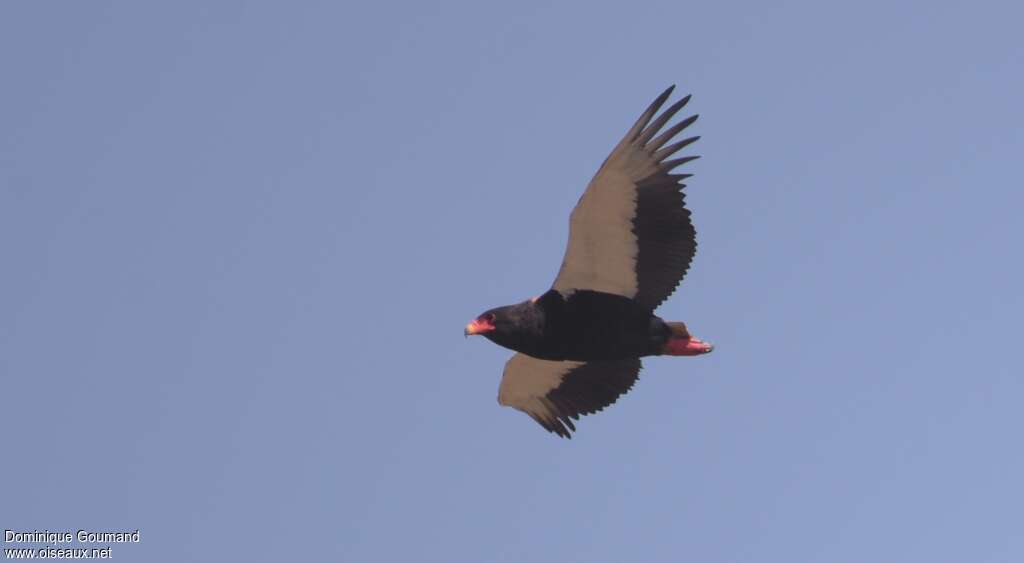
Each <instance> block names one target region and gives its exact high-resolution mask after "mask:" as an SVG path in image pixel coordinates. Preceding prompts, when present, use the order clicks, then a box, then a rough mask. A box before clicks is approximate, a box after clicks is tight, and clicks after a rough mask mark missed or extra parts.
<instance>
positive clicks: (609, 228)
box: [552, 92, 674, 299]
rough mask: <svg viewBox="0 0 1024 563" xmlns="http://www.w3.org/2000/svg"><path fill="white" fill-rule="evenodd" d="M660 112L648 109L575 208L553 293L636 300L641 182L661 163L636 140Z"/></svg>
mask: <svg viewBox="0 0 1024 563" xmlns="http://www.w3.org/2000/svg"><path fill="white" fill-rule="evenodd" d="M667 95H668V92H666V93H665V94H663V97H667ZM656 103H657V102H656ZM656 109H657V107H656V106H652V107H651V108H648V110H647V112H645V114H644V115H643V116H641V118H640V120H639V121H638V122H637V123H636V125H634V126H633V128H632V129H631V130H630V131H629V132H628V133H627V134H626V137H625V138H624V139H622V141H620V142H619V144H618V145H617V146H616V147H615V149H613V150H612V153H611V154H610V155H608V159H607V160H606V161H605V162H604V164H603V165H601V168H600V170H598V171H597V174H596V175H595V176H594V178H593V179H592V180H591V181H590V184H589V185H588V186H587V189H586V191H584V192H583V196H582V197H580V200H579V202H578V203H577V204H576V208H575V209H573V211H572V215H571V216H570V217H569V243H568V244H567V245H566V250H565V258H564V259H563V260H562V267H561V269H560V270H559V271H558V277H557V278H555V283H554V285H553V286H552V287H554V289H557V290H558V291H561V292H563V293H566V292H568V291H570V290H573V289H591V290H594V291H603V292H605V293H613V294H615V295H622V296H623V297H629V298H630V299H632V298H633V297H636V294H637V291H638V287H639V283H638V280H637V268H636V260H637V255H638V253H639V241H638V240H637V235H636V233H635V232H634V229H633V225H634V223H633V220H634V219H635V218H636V212H637V197H638V195H639V194H638V191H637V190H638V186H637V183H638V182H639V181H641V180H643V179H645V178H648V177H650V176H652V175H653V174H655V173H657V172H658V170H659V163H658V160H657V159H656V158H655V157H654V155H653V154H652V153H651V152H649V151H647V150H645V147H644V145H643V142H644V141H646V138H640V137H638V135H639V134H640V131H641V129H642V128H643V127H644V126H645V125H646V124H647V122H648V121H649V120H650V118H651V116H652V115H653V113H654V111H655V110H656ZM673 112H674V110H673Z"/></svg>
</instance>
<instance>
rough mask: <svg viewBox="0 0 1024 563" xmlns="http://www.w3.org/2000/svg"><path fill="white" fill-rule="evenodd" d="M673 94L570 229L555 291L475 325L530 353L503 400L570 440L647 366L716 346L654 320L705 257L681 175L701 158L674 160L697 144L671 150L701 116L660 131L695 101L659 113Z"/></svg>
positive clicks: (622, 150) (628, 139)
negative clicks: (645, 361) (579, 423)
mask: <svg viewBox="0 0 1024 563" xmlns="http://www.w3.org/2000/svg"><path fill="white" fill-rule="evenodd" d="M671 92H672V88H669V89H668V90H666V91H665V92H664V93H662V94H661V96H659V97H658V98H657V99H656V100H655V101H654V103H652V104H651V105H650V107H648V108H647V110H646V111H645V112H644V113H643V115H641V116H640V119H639V120H637V122H636V124H635V125H633V127H632V128H631V129H630V130H629V132H627V133H626V136H625V138H623V139H622V141H621V142H619V144H618V145H617V146H616V147H615V149H614V150H612V153H611V154H610V155H609V156H608V158H607V159H606V160H605V162H604V164H602V165H601V168H600V170H598V172H597V174H596V175H595V176H594V179H593V180H591V182H590V185H589V186H588V187H587V189H586V191H585V192H584V193H583V196H581V197H580V200H579V203H577V204H576V208H575V209H574V210H573V212H572V215H571V217H570V221H569V242H568V244H567V246H566V252H565V258H564V260H563V261H562V267H561V268H560V270H559V272H558V276H557V277H556V278H555V282H554V284H553V285H552V288H551V290H549V291H548V292H546V293H545V294H543V295H541V296H540V297H537V298H534V299H530V300H527V301H524V302H522V303H518V304H515V305H507V306H504V307H497V308H494V309H490V310H488V311H486V312H484V313H483V314H481V315H479V316H478V317H477V318H476V319H475V320H473V322H471V323H470V324H469V325H468V326H467V327H466V334H467V335H469V334H481V335H483V336H485V337H487V338H488V339H490V340H491V341H493V342H495V343H497V344H500V345H502V346H504V347H506V348H510V349H512V350H515V351H517V352H519V353H518V354H516V355H514V356H513V357H512V359H510V360H509V362H508V364H506V366H505V374H504V376H503V378H502V382H501V388H500V389H499V393H498V402H499V403H501V404H503V405H508V406H512V407H515V408H517V409H519V410H521V411H523V412H525V413H527V414H528V415H530V416H531V417H532V418H533V419H534V420H536V421H537V422H538V423H539V424H540V425H541V426H543V427H544V428H546V429H548V430H550V431H551V432H554V433H556V434H558V435H560V436H564V437H570V436H571V435H570V430H575V426H574V425H573V423H572V420H573V419H577V418H578V417H579V415H581V414H588V413H592V412H596V411H598V410H601V409H602V408H604V407H605V406H607V405H610V404H611V403H613V402H615V400H616V399H617V398H618V397H619V396H620V395H621V394H623V393H625V392H626V391H628V390H629V389H630V388H631V387H632V385H633V383H634V382H635V381H636V379H637V375H638V374H639V372H640V360H639V358H641V357H644V356H655V355H672V356H694V355H699V354H706V353H708V352H710V351H711V350H712V349H713V347H712V346H711V345H710V344H707V343H705V342H702V341H701V340H699V339H697V338H694V337H693V336H691V335H690V333H689V331H687V329H686V326H685V325H684V324H683V323H680V322H666V321H663V320H662V319H661V318H659V317H658V316H657V315H655V314H654V310H655V309H656V308H657V307H658V306H659V305H660V304H661V303H662V302H663V301H664V300H665V299H666V298H668V296H669V295H671V294H672V292H673V291H674V290H675V288H676V286H677V285H678V284H679V282H680V281H681V280H682V278H683V276H684V275H685V274H686V271H687V269H688V268H689V266H690V262H691V260H692V259H693V256H694V254H695V253H696V249H697V242H696V232H695V230H694V228H693V224H692V223H691V222H690V212H689V211H688V210H687V209H686V207H685V206H684V204H683V194H682V188H683V187H684V185H683V184H682V183H681V181H682V180H684V179H685V178H687V177H689V174H673V173H672V170H673V169H674V168H676V167H678V166H679V165H681V164H684V163H686V162H689V161H691V160H693V159H695V158H697V157H696V156H690V157H682V158H676V159H672V160H669V159H668V157H669V156H671V155H672V154H674V153H676V152H678V151H679V150H680V149H682V148H683V147H686V146H687V145H689V144H690V143H692V142H694V141H696V140H697V137H691V138H688V139H683V140H681V141H677V142H675V143H672V144H668V142H669V141H671V140H672V138H673V137H674V136H675V135H677V134H678V133H679V132H680V131H682V130H683V129H685V128H686V127H688V126H689V125H690V124H692V123H693V122H694V121H695V120H696V118H697V116H692V117H689V118H687V119H684V120H682V121H680V122H679V123H676V124H675V125H673V126H671V127H669V128H667V129H666V130H665V131H663V132H662V131H661V129H662V128H663V127H664V126H665V125H666V124H667V123H668V121H669V120H670V119H671V118H672V116H673V115H675V113H676V112H678V111H679V109H681V108H682V107H683V106H684V105H686V102H687V101H688V100H689V96H687V97H685V98H683V99H682V100H680V101H678V102H676V103H675V104H673V105H672V106H671V107H669V108H668V109H666V110H665V111H664V112H662V114H661V115H660V116H658V117H657V118H655V117H654V116H655V114H656V113H657V112H658V110H659V109H660V108H661V106H662V104H664V103H665V101H666V100H667V99H668V97H669V95H670V94H671Z"/></svg>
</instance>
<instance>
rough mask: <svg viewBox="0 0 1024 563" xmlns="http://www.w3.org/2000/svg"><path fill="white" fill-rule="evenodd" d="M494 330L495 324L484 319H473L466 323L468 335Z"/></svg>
mask: <svg viewBox="0 0 1024 563" xmlns="http://www.w3.org/2000/svg"><path fill="white" fill-rule="evenodd" d="M492 330H494V324H493V323H490V322H488V321H485V320H482V319H473V322H471V323H469V324H468V325H466V332H465V335H466V336H470V335H474V334H484V333H486V332H491V331H492Z"/></svg>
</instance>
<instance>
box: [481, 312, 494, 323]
mask: <svg viewBox="0 0 1024 563" xmlns="http://www.w3.org/2000/svg"><path fill="white" fill-rule="evenodd" d="M480 318H481V319H483V320H484V321H486V322H489V323H491V324H494V313H487V314H485V315H483V316H482V317H480Z"/></svg>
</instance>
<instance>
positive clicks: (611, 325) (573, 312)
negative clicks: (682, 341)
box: [484, 289, 672, 361]
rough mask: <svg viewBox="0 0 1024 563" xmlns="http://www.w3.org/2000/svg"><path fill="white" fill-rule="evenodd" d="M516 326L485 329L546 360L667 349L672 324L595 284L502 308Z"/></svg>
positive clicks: (496, 339)
mask: <svg viewBox="0 0 1024 563" xmlns="http://www.w3.org/2000/svg"><path fill="white" fill-rule="evenodd" d="M500 314H501V315H502V316H503V317H504V318H506V319H509V320H512V321H513V322H514V323H515V324H516V326H517V328H518V330H516V331H506V332H499V331H491V332H487V333H484V335H485V336H487V337H488V338H490V339H491V340H492V341H494V342H495V343H497V344H500V345H502V346H504V347H506V348H509V349H512V350H515V351H517V352H522V353H524V354H528V355H530V356H533V357H534V358H538V359H542V360H556V361H557V360H575V361H592V360H623V359H627V358H639V357H643V356H656V355H661V354H664V353H665V345H666V343H668V342H669V340H670V339H671V337H672V330H671V327H669V325H668V324H666V323H665V322H664V321H663V320H661V319H660V318H659V317H658V316H656V315H654V314H653V313H651V311H650V310H648V309H646V308H644V307H642V306H640V305H639V304H637V302H636V301H634V300H632V299H630V298H628V297H623V296H621V295H615V294H612V293H604V292H600V291H591V290H577V291H574V292H572V293H570V294H568V295H563V294H562V293H560V292H559V291H558V290H554V289H552V290H550V291H548V292H547V293H545V294H544V295H542V296H541V297H539V298H536V299H531V300H529V301H524V302H522V303H518V304H516V305H510V306H507V307H505V308H501V311H500Z"/></svg>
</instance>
